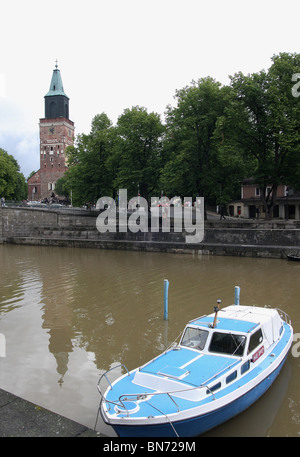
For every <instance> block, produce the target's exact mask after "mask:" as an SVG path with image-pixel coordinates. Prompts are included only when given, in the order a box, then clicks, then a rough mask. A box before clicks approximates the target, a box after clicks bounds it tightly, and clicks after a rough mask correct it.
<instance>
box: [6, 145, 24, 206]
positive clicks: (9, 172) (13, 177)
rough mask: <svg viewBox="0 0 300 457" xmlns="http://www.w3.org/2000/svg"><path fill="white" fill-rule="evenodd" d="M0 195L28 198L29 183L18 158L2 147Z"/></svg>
mask: <svg viewBox="0 0 300 457" xmlns="http://www.w3.org/2000/svg"><path fill="white" fill-rule="evenodd" d="M0 195H1V197H2V196H3V197H5V199H6V200H23V199H25V198H27V185H26V182H25V178H24V175H23V174H22V173H20V167H19V165H18V162H17V161H16V159H15V158H14V157H13V156H12V155H9V154H8V153H7V152H6V151H5V150H4V149H1V148H0Z"/></svg>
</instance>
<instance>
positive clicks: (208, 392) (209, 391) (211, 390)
mask: <svg viewBox="0 0 300 457" xmlns="http://www.w3.org/2000/svg"><path fill="white" fill-rule="evenodd" d="M220 387H221V383H220V382H218V383H217V384H215V385H214V386H212V387H210V388H209V389H207V391H206V393H207V395H208V394H211V393H212V392H214V391H215V390H217V389H220Z"/></svg>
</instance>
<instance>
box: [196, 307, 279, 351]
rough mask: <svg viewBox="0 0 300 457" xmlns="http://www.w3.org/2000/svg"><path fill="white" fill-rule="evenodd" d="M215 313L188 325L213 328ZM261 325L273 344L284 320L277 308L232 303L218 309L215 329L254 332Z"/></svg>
mask: <svg viewBox="0 0 300 457" xmlns="http://www.w3.org/2000/svg"><path fill="white" fill-rule="evenodd" d="M214 317H215V313H212V314H209V315H208V316H202V317H199V318H197V319H195V320H193V321H191V322H189V324H188V325H191V324H192V325H196V326H200V327H207V328H211V327H212V324H213V321H214ZM260 325H261V327H262V329H263V333H264V335H265V338H266V339H267V341H268V343H269V344H272V343H273V342H274V341H276V340H277V339H278V338H279V336H280V329H281V326H282V320H281V318H280V315H279V313H278V311H277V310H276V309H270V308H262V307H258V306H242V305H231V306H227V307H225V308H222V309H220V310H219V311H218V315H217V324H216V326H215V330H220V331H228V332H242V333H252V331H254V329H255V328H258V327H259V326H260Z"/></svg>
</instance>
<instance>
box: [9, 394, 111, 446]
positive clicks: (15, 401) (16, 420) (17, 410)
mask: <svg viewBox="0 0 300 457" xmlns="http://www.w3.org/2000/svg"><path fill="white" fill-rule="evenodd" d="M101 436H103V435H101V434H100V433H99V432H96V431H94V430H90V429H88V428H87V427H85V426H84V425H81V424H78V423H77V422H74V421H73V420H71V419H67V418H66V417H63V416H60V415H59V414H56V413H53V412H51V411H48V410H46V409H44V408H42V407H40V406H38V405H35V404H34V403H31V402H29V401H27V400H23V399H22V398H20V397H17V396H16V395H13V394H11V393H9V392H6V391H5V390H2V389H0V437H1V438H3V437H24V438H25V437H26V438H27V437H66V438H72V437H101Z"/></svg>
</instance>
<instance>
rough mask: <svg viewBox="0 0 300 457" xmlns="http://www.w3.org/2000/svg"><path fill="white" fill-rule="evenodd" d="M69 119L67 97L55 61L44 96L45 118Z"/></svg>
mask: <svg viewBox="0 0 300 457" xmlns="http://www.w3.org/2000/svg"><path fill="white" fill-rule="evenodd" d="M56 117H65V118H66V119H69V97H68V96H67V95H66V94H65V91H64V87H63V83H62V79H61V74H60V70H59V69H58V64H57V60H56V61H55V69H54V70H53V73H52V78H51V83H50V88H49V91H48V92H47V94H46V95H45V118H48V119H49V118H56Z"/></svg>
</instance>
